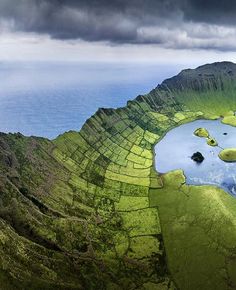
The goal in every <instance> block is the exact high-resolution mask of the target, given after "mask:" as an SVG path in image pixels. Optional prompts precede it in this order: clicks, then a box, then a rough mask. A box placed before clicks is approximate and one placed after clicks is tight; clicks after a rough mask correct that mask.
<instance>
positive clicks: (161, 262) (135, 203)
mask: <svg viewBox="0 0 236 290" xmlns="http://www.w3.org/2000/svg"><path fill="white" fill-rule="evenodd" d="M234 111H236V64H233V63H228V62H222V63H214V64H210V65H204V66H201V67H199V68H197V69H195V70H184V71H182V72H181V73H180V74H179V75H177V76H175V77H173V78H171V79H168V80H166V81H164V82H163V83H162V84H161V85H159V86H158V87H157V88H155V89H154V90H152V91H151V92H150V93H148V94H146V95H140V96H138V97H137V98H136V99H135V100H133V101H129V102H128V104H127V106H126V107H124V108H119V109H99V110H98V111H97V112H96V114H95V115H94V116H92V117H91V118H90V119H88V120H87V121H86V123H85V124H84V126H83V127H82V129H81V131H80V132H75V131H70V132H66V133H64V134H62V135H60V136H58V137H57V138H56V139H55V140H52V141H50V140H47V139H44V138H38V137H24V136H23V135H21V134H20V133H18V134H3V133H2V134H1V135H0V156H1V158H0V169H1V171H0V285H1V286H0V289H3V290H5V289H63V290H64V289H83V290H84V289H99V290H100V289H111V290H113V289H114V290H116V289H117V290H118V289H120V290H123V289H127V290H128V289H129V290H131V289H137V290H167V289H169V290H174V289H178V290H211V289H212V290H213V289H214V290H230V289H236V248H235V244H236V199H235V198H234V197H232V196H230V195H229V194H228V193H226V192H224V191H223V190H222V189H219V188H216V187H213V186H188V185H186V184H185V177H184V175H183V172H182V171H174V172H170V173H168V174H164V175H163V174H159V173H158V172H156V170H155V164H154V146H155V144H156V143H157V142H158V141H159V140H160V139H161V138H163V137H164V136H165V134H166V132H167V131H169V130H170V129H172V128H174V127H176V126H179V125H181V124H183V123H187V122H190V121H193V120H195V119H216V118H220V117H221V118H223V121H224V122H227V123H229V124H232V125H235V124H236V121H235V119H236V117H235V116H234ZM157 154H158V152H157Z"/></svg>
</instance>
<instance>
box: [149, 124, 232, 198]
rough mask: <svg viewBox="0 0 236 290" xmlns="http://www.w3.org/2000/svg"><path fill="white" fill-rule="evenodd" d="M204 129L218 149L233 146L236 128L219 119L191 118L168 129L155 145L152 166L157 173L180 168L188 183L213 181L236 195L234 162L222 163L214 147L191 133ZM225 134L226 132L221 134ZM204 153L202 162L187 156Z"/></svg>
mask: <svg viewBox="0 0 236 290" xmlns="http://www.w3.org/2000/svg"><path fill="white" fill-rule="evenodd" d="M200 127H204V128H206V129H207V130H208V131H209V133H210V135H211V136H212V137H214V138H215V139H216V140H217V141H218V143H219V146H220V147H222V148H229V147H236V128H235V127H232V126H228V125H224V124H222V123H221V122H220V121H219V120H217V121H207V120H200V121H194V122H191V123H188V124H185V125H182V126H180V127H177V128H175V129H173V130H171V131H170V132H168V133H167V135H166V136H165V137H164V138H163V139H162V140H161V141H160V142H159V143H158V144H157V145H156V148H155V152H156V158H155V160H156V168H157V171H158V172H162V173H165V172H168V171H171V170H175V169H183V171H184V173H185V176H186V179H187V183H188V184H195V185H197V184H198V185H199V184H213V185H217V186H220V187H222V188H224V189H225V190H227V191H228V192H230V193H232V194H234V195H236V163H226V162H224V161H222V160H221V159H220V158H219V157H218V153H219V152H220V151H221V149H220V148H218V147H211V146H209V145H207V144H206V140H205V138H199V137H196V136H195V135H194V134H193V132H194V131H195V130H196V129H197V128H200ZM225 133H227V134H225ZM197 151H199V152H201V153H202V155H203V156H204V158H205V159H204V161H203V162H202V163H199V164H198V163H196V162H194V161H193V160H192V159H191V156H192V154H193V153H194V152H197Z"/></svg>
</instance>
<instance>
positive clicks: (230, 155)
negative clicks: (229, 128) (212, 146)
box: [219, 148, 236, 162]
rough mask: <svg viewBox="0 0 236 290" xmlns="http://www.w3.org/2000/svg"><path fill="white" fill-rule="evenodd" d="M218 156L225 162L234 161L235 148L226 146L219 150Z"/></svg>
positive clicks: (235, 158)
mask: <svg viewBox="0 0 236 290" xmlns="http://www.w3.org/2000/svg"><path fill="white" fill-rule="evenodd" d="M219 157H220V159H222V160H223V161H226V162H236V148H226V149H224V150H222V151H220V153H219Z"/></svg>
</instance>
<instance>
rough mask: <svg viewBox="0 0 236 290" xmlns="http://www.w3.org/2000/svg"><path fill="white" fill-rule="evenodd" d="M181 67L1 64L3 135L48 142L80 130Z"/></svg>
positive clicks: (118, 64) (0, 95) (135, 64)
mask: <svg viewBox="0 0 236 290" xmlns="http://www.w3.org/2000/svg"><path fill="white" fill-rule="evenodd" d="M181 69H183V67H182V66H181V65H179V66H177V65H173V66H172V65H164V64H150V63H138V64H137V63H72V62H71V63H63V62H60V63H55V62H47V63H46V62H45V63H44V62H41V63H38V62H37V63H36V62H35V63H25V62H17V63H13V62H2V63H0V131H1V132H21V133H22V134H24V135H27V136H30V135H36V136H43V137H47V138H50V139H53V138H55V137H56V136H57V135H59V134H61V133H63V132H65V131H68V130H80V128H81V127H82V125H83V123H84V122H85V121H86V119H87V118H89V117H90V116H91V115H92V114H94V113H95V112H96V111H97V109H98V108H100V107H104V108H117V107H122V106H125V105H126V102H127V101H128V100H131V99H134V98H135V97H136V96H137V95H139V94H145V93H148V92H149V91H150V90H151V89H153V88H154V87H156V86H157V84H158V83H161V82H162V81H163V80H164V79H166V78H168V77H171V76H173V75H175V74H176V73H178V72H179V71H180V70H181Z"/></svg>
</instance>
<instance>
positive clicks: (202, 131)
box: [194, 128, 209, 138]
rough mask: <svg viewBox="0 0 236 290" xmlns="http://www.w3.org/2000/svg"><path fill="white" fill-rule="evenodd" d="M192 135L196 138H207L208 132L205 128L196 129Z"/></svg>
mask: <svg viewBox="0 0 236 290" xmlns="http://www.w3.org/2000/svg"><path fill="white" fill-rule="evenodd" d="M194 135H195V136H197V137H205V138H207V137H209V132H208V131H207V129H205V128H198V129H196V130H195V131H194Z"/></svg>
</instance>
